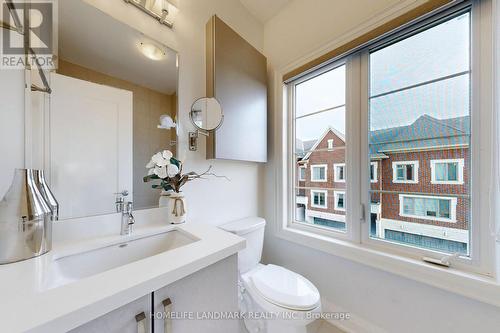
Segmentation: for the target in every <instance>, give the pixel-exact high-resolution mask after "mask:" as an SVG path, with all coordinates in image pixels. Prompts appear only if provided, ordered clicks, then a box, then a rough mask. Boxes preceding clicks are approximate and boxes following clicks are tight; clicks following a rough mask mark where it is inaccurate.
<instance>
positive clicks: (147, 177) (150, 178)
mask: <svg viewBox="0 0 500 333" xmlns="http://www.w3.org/2000/svg"><path fill="white" fill-rule="evenodd" d="M156 179H160V177H158V176H157V175H154V174H153V175H148V176H145V177H143V178H142V180H143V181H144V182H145V183H147V182H149V181H150V180H156Z"/></svg>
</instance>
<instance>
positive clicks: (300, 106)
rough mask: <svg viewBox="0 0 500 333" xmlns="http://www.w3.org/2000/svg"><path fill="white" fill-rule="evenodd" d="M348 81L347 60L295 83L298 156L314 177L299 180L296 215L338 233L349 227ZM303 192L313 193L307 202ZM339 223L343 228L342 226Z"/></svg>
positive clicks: (302, 220) (313, 225) (316, 226)
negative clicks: (347, 204)
mask: <svg viewBox="0 0 500 333" xmlns="http://www.w3.org/2000/svg"><path fill="white" fill-rule="evenodd" d="M345 86H346V65H345V64H344V63H338V64H335V65H334V66H329V67H327V68H324V69H322V70H321V71H319V72H316V73H314V74H312V75H311V76H309V77H306V78H303V79H302V80H301V81H300V82H297V83H296V84H295V85H294V102H295V114H294V117H293V118H294V129H295V130H294V132H295V138H294V141H295V153H294V161H295V163H296V164H297V165H303V164H306V163H307V164H308V165H310V172H311V177H310V180H309V179H308V180H306V181H305V182H301V183H299V184H295V192H294V193H295V194H294V198H293V200H294V205H295V213H294V216H295V217H294V221H295V222H297V223H301V224H305V225H307V226H310V227H314V228H321V229H328V230H330V231H333V232H336V233H339V232H340V233H345V232H346V230H347V229H348V228H347V226H346V222H345V221H346V219H345V211H346V204H345V198H344V197H345V195H346V194H345V191H346V188H345V184H346V174H347V167H346V98H345V89H346V88H345ZM332 168H333V169H332ZM338 190H342V191H344V193H343V194H342V195H341V197H339V196H338V195H337V192H336V191H338ZM304 193H305V197H307V198H308V199H309V202H308V203H305V204H304V198H303V197H304V195H303V194H304ZM334 193H335V194H334ZM329 201H330V202H329ZM325 221H330V222H328V223H326V222H325ZM331 221H334V222H331ZM340 224H342V228H339V227H338V226H339V225H340Z"/></svg>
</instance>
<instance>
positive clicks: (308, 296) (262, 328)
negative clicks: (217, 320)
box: [220, 218, 321, 333]
mask: <svg viewBox="0 0 500 333" xmlns="http://www.w3.org/2000/svg"><path fill="white" fill-rule="evenodd" d="M265 225H266V221H265V220H264V219H261V218H247V219H243V220H239V221H234V222H231V223H228V224H225V225H222V226H221V227H220V228H221V229H223V230H225V231H228V232H231V233H234V234H236V235H238V236H240V237H243V238H245V239H246V242H247V244H246V248H245V249H244V250H242V251H240V252H239V253H238V270H239V274H240V275H239V282H238V284H239V288H238V289H239V296H240V311H241V312H242V313H245V314H246V315H245V320H244V321H245V326H246V328H247V330H248V331H249V332H250V333H256V332H259V333H305V332H306V326H307V325H308V324H309V323H311V322H313V321H314V320H315V318H314V317H315V315H314V314H316V313H318V314H319V313H320V312H321V302H320V295H319V292H318V289H317V288H316V287H315V286H314V285H313V284H312V283H311V282H310V281H309V280H307V279H306V278H304V277H303V276H301V275H299V274H297V273H295V272H292V271H290V270H288V269H286V268H283V267H281V266H276V265H263V264H260V263H259V262H260V259H261V256H262V246H263V243H264V228H265Z"/></svg>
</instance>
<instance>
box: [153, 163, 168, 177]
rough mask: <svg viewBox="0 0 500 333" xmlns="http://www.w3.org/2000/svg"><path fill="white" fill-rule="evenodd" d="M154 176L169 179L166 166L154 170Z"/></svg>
mask: <svg viewBox="0 0 500 333" xmlns="http://www.w3.org/2000/svg"><path fill="white" fill-rule="evenodd" d="M153 172H154V174H155V175H157V176H158V177H160V178H161V179H164V178H167V176H168V175H167V167H166V166H161V167H159V166H157V167H155V168H154V171H153Z"/></svg>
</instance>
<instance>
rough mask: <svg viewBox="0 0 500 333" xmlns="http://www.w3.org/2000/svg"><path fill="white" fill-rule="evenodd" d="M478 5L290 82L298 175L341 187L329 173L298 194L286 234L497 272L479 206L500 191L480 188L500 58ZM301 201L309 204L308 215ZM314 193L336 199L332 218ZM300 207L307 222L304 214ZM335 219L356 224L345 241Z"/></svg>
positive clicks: (291, 143) (291, 201)
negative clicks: (495, 60)
mask: <svg viewBox="0 0 500 333" xmlns="http://www.w3.org/2000/svg"><path fill="white" fill-rule="evenodd" d="M484 2H487V1H484ZM474 3H476V2H467V1H465V2H462V3H461V4H460V5H456V6H452V7H450V8H448V9H446V10H443V11H442V12H440V13H437V14H433V16H428V17H425V18H422V19H421V20H419V21H416V22H417V23H412V24H410V25H408V26H405V27H404V28H401V29H399V30H397V31H396V32H392V33H390V34H388V35H387V36H385V37H383V38H381V39H378V40H376V41H373V42H369V43H367V44H365V45H364V46H362V47H361V48H360V49H356V50H353V51H352V52H346V53H343V55H342V56H341V57H338V58H334V59H331V61H330V62H327V63H325V64H323V65H321V66H317V67H315V69H313V70H310V71H308V72H305V73H304V74H303V75H297V76H296V77H294V78H291V79H289V81H287V82H285V84H286V89H285V90H284V92H285V93H286V99H284V102H285V104H284V105H286V106H287V107H286V110H287V111H288V112H289V113H288V117H285V118H286V119H288V120H289V122H290V123H289V126H288V127H287V128H288V129H289V131H288V133H289V134H292V135H293V137H289V138H288V140H287V146H286V147H288V148H287V153H288V156H290V157H291V158H290V159H287V162H288V163H289V164H288V165H289V168H288V169H287V170H294V169H296V166H295V165H297V164H303V163H308V165H323V164H324V165H326V166H329V167H330V168H332V169H333V170H330V173H332V175H329V177H330V178H327V175H326V173H327V171H326V169H325V172H324V175H323V174H322V172H321V171H319V170H318V171H317V172H316V175H312V176H313V180H312V181H310V182H307V181H306V182H305V184H301V185H300V187H299V188H294V189H293V191H291V192H289V193H293V195H290V194H289V195H288V196H286V197H285V198H286V202H287V203H288V208H289V210H288V211H287V212H288V215H287V219H286V220H287V221H286V224H284V226H285V227H284V228H285V229H286V228H290V230H292V229H296V228H297V229H299V230H306V231H308V232H310V234H313V235H314V234H316V233H317V234H320V235H327V236H329V237H333V238H340V239H342V240H347V241H352V242H354V243H356V244H361V246H362V247H363V248H364V247H366V248H370V249H377V250H378V251H385V252H389V253H392V254H398V255H403V256H405V255H407V256H409V257H411V258H417V259H420V258H424V257H432V258H437V259H441V258H442V256H445V255H451V254H454V253H455V252H453V251H455V250H457V253H459V256H458V257H457V258H455V259H454V263H453V266H455V267H459V268H460V269H464V270H470V271H474V272H482V273H487V274H489V272H492V271H493V269H492V268H491V265H492V264H493V259H494V258H492V257H491V256H490V255H489V254H490V253H491V251H490V250H488V249H489V247H491V242H494V241H493V239H492V237H491V235H490V234H489V233H488V230H489V228H488V223H489V222H488V221H489V220H490V217H489V215H488V213H487V212H488V207H487V203H486V202H485V201H483V200H480V199H478V200H476V199H474V198H475V197H476V198H479V197H484V196H485V195H486V193H488V188H487V187H485V186H486V184H490V183H491V182H485V181H483V180H480V179H478V177H479V174H478V170H482V169H484V168H487V167H489V166H484V167H482V166H481V163H483V161H486V162H487V161H488V160H489V156H486V155H484V154H487V152H489V151H490V149H491V147H489V143H490V142H492V138H493V134H492V132H491V131H490V128H489V127H488V128H484V127H483V128H479V125H478V124H480V123H482V121H483V119H490V118H491V105H490V104H488V101H489V100H491V93H492V91H493V89H492V85H491V82H490V81H488V80H489V75H490V74H491V73H490V72H488V71H487V68H488V67H485V66H484V64H489V65H488V66H490V64H491V61H492V58H491V53H488V52H489V51H490V50H489V49H488V48H486V49H485V52H481V49H482V47H483V46H482V45H481V43H479V42H478V41H481V40H483V39H482V38H484V37H483V36H482V35H481V34H482V33H485V35H484V36H486V38H487V36H489V34H490V31H489V30H488V29H487V27H488V24H486V23H487V22H488V21H486V23H485V22H480V19H479V17H481V15H483V14H482V13H483V11H484V13H487V14H486V15H488V13H489V12H488V10H487V9H484V8H488V7H484V8H483V9H484V10H483V11H481V14H479V11H478V10H477V8H476V7H474ZM478 3H481V4H482V3H483V0H480V1H477V3H476V4H478ZM474 8H476V9H474ZM473 13H476V14H474V15H473ZM490 14H491V13H490ZM490 28H491V26H490ZM473 41H476V42H473ZM473 68H476V70H475V71H474V70H472V69H473ZM480 84H481V85H480ZM479 86H481V89H479ZM346 87H348V88H346ZM347 89H348V90H347ZM474 117H477V118H476V120H475V121H473V120H474ZM482 117H485V118H482ZM479 118H481V122H479ZM479 135H481V137H483V136H485V137H487V138H488V139H487V140H483V139H481V140H480V138H479ZM330 140H333V141H330ZM330 142H333V145H332V144H331V143H330ZM481 156H485V157H484V158H483V159H481ZM486 157H488V158H486ZM474 170H476V171H474ZM311 172H313V170H312V169H311ZM474 172H475V173H474ZM286 175H287V177H290V176H289V174H288V173H287V174H286ZM481 176H482V177H487V178H488V179H490V178H491V177H492V176H491V175H490V174H484V173H482V175H481ZM292 177H293V175H292ZM314 178H316V179H322V180H324V181H323V182H322V183H319V182H315V181H314ZM292 179H293V178H292ZM288 184H293V182H288ZM293 185H294V186H295V185H296V184H293ZM285 188H287V187H285ZM299 190H303V191H304V192H306V193H309V195H306V199H308V202H307V203H306V204H304V203H303V201H304V199H303V198H302V197H300V196H297V195H296V193H299ZM313 191H327V193H328V194H329V196H328V199H326V198H325V204H326V201H328V204H327V208H326V209H323V210H321V211H319V210H318V209H315V208H317V207H314V206H316V205H318V204H322V203H321V200H322V199H321V198H319V197H317V196H316V197H315V196H312V195H311V193H312V192H313ZM325 197H326V194H325ZM473 199H474V200H473ZM299 206H300V207H302V208H303V209H302V210H301V212H303V215H301V216H304V218H303V219H301V220H300V219H296V218H294V216H295V215H293V214H294V213H293V211H294V209H298V207H299ZM301 214H302V213H301ZM291 217H292V218H291ZM326 220H328V221H340V222H342V223H345V228H344V231H343V233H339V232H338V229H339V228H337V229H335V228H333V227H332V228H329V227H328V225H329V224H328V223H324V221H326ZM318 221H323V223H321V225H320V223H319V222H318ZM476 223H477V224H478V226H477V228H473V224H476ZM325 229H331V230H328V231H330V232H328V231H325ZM284 232H286V231H284ZM291 237H292V238H293V237H296V236H291ZM297 237H298V236H297ZM318 239H319V238H318ZM318 239H316V241H318ZM484 240H485V241H484ZM324 246H325V247H328V248H330V247H331V248H334V247H335V246H334V245H331V244H329V245H324ZM436 251H437V252H436ZM488 265H490V268H486V267H487V266H488Z"/></svg>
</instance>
